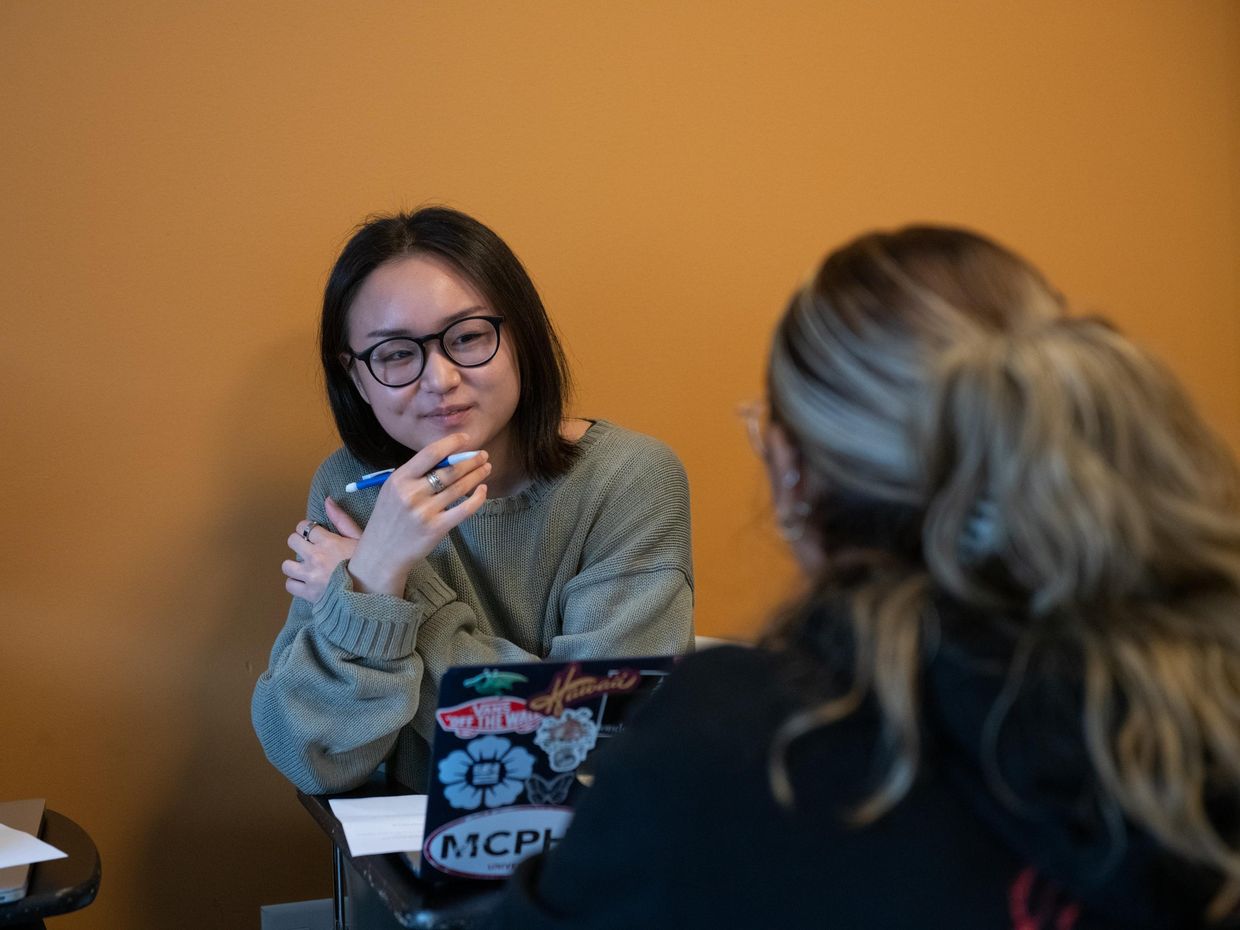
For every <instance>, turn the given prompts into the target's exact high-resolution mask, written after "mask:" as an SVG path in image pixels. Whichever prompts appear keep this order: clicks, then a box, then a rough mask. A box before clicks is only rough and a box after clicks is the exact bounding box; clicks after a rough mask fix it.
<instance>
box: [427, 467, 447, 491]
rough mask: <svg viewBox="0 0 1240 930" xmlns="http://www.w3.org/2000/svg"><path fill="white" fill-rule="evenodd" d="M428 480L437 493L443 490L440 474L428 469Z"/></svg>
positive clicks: (432, 489)
mask: <svg viewBox="0 0 1240 930" xmlns="http://www.w3.org/2000/svg"><path fill="white" fill-rule="evenodd" d="M426 481H427V483H428V484H429V485H430V486H431V491H433V492H434V493H435V494H438V493H439V492H440V491H442V490H443V482H442V481H440V480H439V476H438V475H437V474H435V473H434V472H433V471H428V472H427V473H426Z"/></svg>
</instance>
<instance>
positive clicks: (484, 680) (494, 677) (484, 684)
mask: <svg viewBox="0 0 1240 930" xmlns="http://www.w3.org/2000/svg"><path fill="white" fill-rule="evenodd" d="M528 681H529V679H528V678H526V677H525V676H524V675H522V674H520V673H519V672H509V671H502V670H500V669H496V668H486V669H483V670H482V671H481V672H479V673H478V674H477V675H475V676H474V677H473V678H470V679H467V680H466V681H462V682H461V687H463V688H473V689H474V690H475V691H477V692H478V693H479V694H488V695H489V694H503V693H504V692H506V691H511V690H512V689H513V688H515V687H516V686H517V685H519V684H525V683H526V682H528Z"/></svg>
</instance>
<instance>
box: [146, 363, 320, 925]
mask: <svg viewBox="0 0 1240 930" xmlns="http://www.w3.org/2000/svg"><path fill="white" fill-rule="evenodd" d="M305 348H306V347H305V344H304V342H303V341H301V340H298V341H297V342H296V343H294V342H293V341H292V340H290V341H289V342H288V343H287V344H283V345H280V346H275V347H272V348H271V349H270V350H268V351H266V352H265V353H264V362H263V364H262V365H261V366H256V367H255V368H254V370H253V371H252V372H251V374H250V376H249V377H248V378H247V379H245V382H244V383H242V384H240V386H239V389H238V390H237V392H236V394H235V396H234V398H233V399H232V401H231V402H230V403H228V404H227V405H226V406H225V409H224V414H225V417H224V422H223V423H222V424H219V425H218V427H217V430H216V435H219V436H221V437H225V440H226V441H225V442H224V443H223V444H222V447H221V453H220V463H219V464H220V481H219V485H218V488H219V489H228V490H227V493H224V492H223V490H219V491H217V492H216V493H217V494H218V495H219V498H220V500H219V509H218V511H217V513H218V516H217V518H216V519H214V520H213V521H211V523H210V525H209V526H205V525H204V526H201V527H199V528H198V531H199V532H203V533H207V534H209V535H210V536H211V537H213V538H211V539H209V540H203V545H205V546H207V547H210V549H213V550H214V551H216V552H219V553H222V556H221V557H220V558H219V559H218V560H217V561H216V562H215V563H214V564H215V565H217V566H218V569H217V570H218V572H219V574H218V576H217V577H202V575H201V574H193V573H192V572H186V574H185V577H184V578H182V579H181V581H180V583H179V584H178V585H176V596H175V599H174V602H173V603H171V604H166V605H164V608H165V616H167V617H168V619H169V622H176V621H178V620H179V619H181V618H182V617H184V616H185V615H186V614H187V613H189V612H190V611H191V610H193V609H195V606H196V609H198V610H200V611H211V612H212V613H213V614H215V616H211V617H206V618H205V619H204V620H203V621H202V628H207V629H210V631H211V633H210V635H209V636H206V637H204V638H203V642H202V644H201V653H200V655H198V656H197V657H196V660H195V661H194V663H193V664H192V666H191V668H192V672H191V673H190V677H189V678H188V680H187V681H185V682H184V686H183V688H182V689H181V693H182V695H184V699H185V700H186V702H187V704H186V708H187V709H186V710H185V711H184V713H183V719H182V721H181V730H182V732H183V733H184V740H183V743H184V751H183V754H182V756H183V759H184V763H183V767H182V768H181V770H180V771H175V772H169V773H167V776H166V778H164V779H162V780H160V781H159V784H160V786H161V789H163V790H164V792H165V793H164V795H163V797H161V798H152V799H148V805H149V808H150V810H152V811H153V812H157V814H156V817H155V819H154V820H153V821H152V826H151V829H150V834H149V835H148V836H146V837H145V838H144V839H143V841H142V843H141V849H140V850H138V851H136V852H135V855H136V856H138V857H139V861H140V863H141V868H142V870H143V871H142V876H143V878H142V886H143V888H145V889H146V892H145V895H144V897H145V900H144V902H143V903H142V904H141V907H142V908H144V909H145V913H144V914H143V919H142V924H141V925H142V926H144V927H152V928H154V927H168V926H177V927H179V928H182V930H197V928H201V930H208V928H210V930H215V928H218V927H221V926H223V927H253V926H257V924H258V919H259V917H258V910H259V907H260V906H261V905H263V904H274V903H279V902H283V901H291V900H304V899H308V898H321V897H327V896H329V895H330V894H331V881H330V861H331V860H330V847H329V846H328V844H327V841H326V839H325V838H324V837H323V835H322V833H321V832H320V831H319V830H318V828H317V827H315V826H314V824H313V823H312V822H311V820H310V818H309V815H307V814H306V813H305V811H304V809H303V808H302V807H301V805H300V804H299V803H298V801H297V798H296V794H295V789H294V788H293V787H292V785H291V784H289V783H288V782H287V781H286V780H285V779H284V778H283V776H281V775H280V774H279V773H278V772H276V770H275V769H274V768H272V767H271V765H270V764H269V763H268V762H267V760H266V758H265V756H264V755H263V752H262V748H261V747H260V746H259V744H258V740H257V738H256V737H255V735H254V732H253V729H252V728H251V725H250V696H251V693H252V691H253V687H254V682H255V680H256V679H257V677H258V675H259V674H260V673H261V672H262V671H263V669H265V668H266V665H267V658H268V654H269V652H270V649H271V644H272V642H273V641H274V640H275V636H276V633H277V632H278V631H279V629H280V626H281V624H282V623H283V621H284V616H285V614H286V612H287V610H288V595H287V594H286V593H285V592H284V589H283V585H282V580H283V578H282V575H281V574H280V562H281V561H282V560H283V559H284V558H285V557H286V555H287V553H288V549H287V548H286V546H285V538H286V536H287V534H288V533H289V532H290V531H291V529H292V527H293V524H294V523H295V522H296V521H297V520H298V519H300V518H301V516H302V515H303V514H304V512H305V501H306V498H305V495H306V489H307V488H308V487H309V480H310V477H311V471H312V469H313V467H314V464H317V461H318V458H319V457H320V456H321V455H322V454H323V452H324V446H325V445H327V444H328V443H329V442H330V433H328V431H327V430H326V429H325V428H324V424H325V423H326V420H325V419H324V414H322V413H321V412H320V411H321V409H322V407H323V404H324V401H323V399H322V392H321V390H319V391H317V393H316V392H311V393H310V395H309V396H305V397H297V396H295V391H294V387H297V388H299V389H300V390H302V391H305V385H307V384H310V383H311V382H312V378H311V377H310V376H306V377H289V375H290V373H297V374H300V372H302V371H305V369H306V366H307V365H308V364H312V363H313V356H309V357H308V358H307V354H306V352H305ZM255 398H263V402H262V403H256V402H255ZM298 409H304V410H305V411H306V416H305V417H304V418H300V422H289V421H290V420H291V419H294V418H290V417H288V416H287V411H289V410H298ZM229 438H231V440H232V441H231V443H229V442H228V441H227V440H228V439H229ZM283 463H288V464H287V465H284V464H283ZM302 463H308V464H305V465H303V464H302ZM152 555H153V556H154V558H156V559H158V558H159V557H160V555H161V554H160V553H153V554H152ZM187 605H195V606H187Z"/></svg>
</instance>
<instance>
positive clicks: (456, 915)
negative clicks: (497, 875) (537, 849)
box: [297, 782, 502, 930]
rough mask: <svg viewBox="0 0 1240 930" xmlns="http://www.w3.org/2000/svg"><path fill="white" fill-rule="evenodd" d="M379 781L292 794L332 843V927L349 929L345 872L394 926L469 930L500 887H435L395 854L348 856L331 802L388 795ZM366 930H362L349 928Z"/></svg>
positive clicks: (477, 884)
mask: <svg viewBox="0 0 1240 930" xmlns="http://www.w3.org/2000/svg"><path fill="white" fill-rule="evenodd" d="M391 793H392V791H391V790H390V789H389V788H387V786H386V785H384V784H383V783H382V782H372V783H371V784H368V785H366V786H364V787H362V788H359V789H357V790H355V791H348V792H345V793H343V794H335V795H318V794H305V793H303V792H301V791H299V792H297V798H298V800H300V801H301V803H302V805H303V806H304V807H305V808H306V810H308V811H309V812H310V816H312V817H313V818H314V820H315V822H316V823H317V824H318V825H319V826H320V827H321V828H322V829H323V831H324V832H325V833H326V834H327V836H328V838H329V839H330V840H331V842H332V873H333V874H332V878H333V882H332V884H333V888H334V890H335V896H334V897H335V907H336V928H337V930H348V918H347V914H346V913H345V905H344V885H345V876H346V873H352V876H353V878H354V880H355V881H356V880H362V881H364V882H366V883H367V885H368V886H369V889H368V890H369V891H371V892H373V894H374V895H375V896H377V897H378V898H379V899H380V900H381V901H382V902H383V904H384V905H385V906H386V907H387V909H388V910H389V911H391V913H392V917H393V920H394V923H395V926H398V927H418V928H421V930H469V928H472V927H475V926H477V924H478V922H479V921H480V919H481V917H482V916H483V915H484V914H485V913H486V912H487V911H488V910H489V909H490V908H491V907H492V906H493V905H494V903H495V898H496V896H497V895H498V894H499V891H500V887H501V884H502V883H500V882H473V883H462V884H460V885H434V884H431V883H429V882H424V881H422V880H421V879H419V878H418V877H417V876H416V875H414V874H413V872H412V870H411V869H410V868H409V866H407V865H406V864H405V862H404V861H403V860H402V859H401V857H400V856H399V855H397V854H395V853H392V854H388V855H380V856H351V855H349V851H348V849H349V844H348V843H347V842H346V841H345V837H344V830H343V828H342V827H341V826H340V821H339V820H337V819H336V815H335V814H333V813H332V809H331V806H330V805H329V804H328V801H330V800H331V798H365V797H374V796H375V795H382V794H391ZM354 930H366V928H354Z"/></svg>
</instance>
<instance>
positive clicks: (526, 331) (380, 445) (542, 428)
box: [319, 207, 576, 478]
mask: <svg viewBox="0 0 1240 930" xmlns="http://www.w3.org/2000/svg"><path fill="white" fill-rule="evenodd" d="M413 255H433V256H436V257H438V258H440V259H443V260H444V261H446V262H448V263H449V265H450V266H451V267H452V268H454V269H455V270H456V272H457V273H458V274H460V275H461V277H463V278H464V279H465V280H466V281H468V282H469V283H470V284H471V285H473V286H474V287H475V288H476V289H477V290H478V291H479V293H481V294H482V296H483V297H484V298H485V299H486V302H487V303H488V304H489V305H490V308H491V309H492V310H493V311H494V312H495V313H496V314H498V315H499V316H502V317H503V318H504V328H503V337H504V338H507V339H511V340H512V345H513V349H514V352H515V355H516V359H517V371H518V372H519V374H520V378H521V393H520V396H519V398H518V400H517V409H516V412H515V413H514V414H513V418H512V427H513V429H512V435H513V437H514V443H515V448H516V452H517V456H518V460H519V461H520V462H521V463H522V466H523V467H524V469H525V473H526V474H527V475H528V476H530V477H531V478H550V477H553V476H555V475H558V474H561V473H563V472H564V471H565V470H566V469H567V468H568V466H569V465H570V464H571V463H572V460H573V456H574V454H575V449H576V447H575V446H574V445H573V443H571V442H569V441H567V440H566V439H564V438H563V437H562V436H561V435H560V424H561V422H562V420H563V419H564V412H565V407H566V405H567V402H568V396H569V391H570V386H571V381H570V376H569V370H568V362H567V360H566V358H565V356H564V350H563V349H562V348H561V346H560V340H559V338H558V337H557V336H556V333H555V329H554V327H552V325H551V320H550V319H549V318H548V317H547V311H546V310H545V309H544V308H543V304H542V300H541V298H539V296H538V291H537V290H536V289H535V287H534V282H533V281H531V280H530V276H529V275H528V274H527V273H526V271H525V268H524V267H523V266H522V265H521V262H520V260H519V259H518V258H517V256H516V255H514V254H513V252H512V249H510V248H508V246H507V244H506V243H505V242H504V240H503V239H501V238H500V237H499V236H497V235H496V234H495V233H494V232H493V231H492V230H491V229H489V228H488V227H487V226H485V225H483V224H482V223H480V222H478V221H477V220H476V219H474V218H473V217H470V216H466V215H465V214H464V213H461V212H459V211H457V210H450V209H448V208H446V207H425V208H423V209H421V210H417V211H415V212H413V213H403V212H402V213H396V214H391V215H381V216H374V217H371V218H370V219H368V220H367V221H366V222H365V223H363V224H362V225H361V226H360V227H358V229H357V231H356V232H355V233H354V234H353V237H352V238H351V239H350V240H349V242H348V244H347V245H345V247H344V249H343V251H341V253H340V257H339V258H338V259H336V264H335V265H334V266H333V268H332V271H331V275H330V277H329V278H328V280H327V287H326V288H325V290H324V292H323V317H322V320H321V325H320V328H319V349H320V355H321V357H322V362H323V375H324V378H325V379H326V385H327V400H328V403H329V404H330V405H331V409H332V415H333V416H334V417H335V420H336V428H337V429H338V430H339V432H340V438H341V440H343V442H344V444H345V446H346V447H347V448H348V450H349V451H350V452H352V453H353V454H354V455H356V456H357V457H358V458H359V459H361V460H362V461H363V462H366V463H367V464H369V465H373V466H375V467H376V468H395V467H397V466H399V465H401V464H403V463H404V462H406V461H408V460H409V458H410V457H411V456H412V455H413V453H414V451H416V450H412V449H408V448H406V447H405V446H404V445H402V444H401V443H399V442H397V441H396V440H395V439H393V438H392V437H391V436H389V435H388V434H387V433H386V432H385V431H384V429H383V427H382V426H380V425H379V421H378V419H376V417H375V415H374V411H372V410H371V408H370V405H369V404H367V403H366V402H365V401H364V400H363V399H362V396H361V394H360V393H359V392H358V390H357V387H356V386H355V385H354V383H353V379H352V378H351V377H350V375H349V369H348V367H347V366H346V365H344V364H342V363H341V357H342V356H347V355H348V353H349V351H350V346H349V343H348V318H349V308H350V306H352V304H353V300H354V298H355V297H356V296H357V293H358V291H359V290H360V289H361V287H362V284H363V282H365V280H366V278H367V277H369V276H370V273H371V272H372V271H374V270H375V269H376V268H378V267H379V266H380V265H382V264H384V263H386V262H389V261H393V260H395V259H400V258H406V257H409V256H413ZM353 364H355V363H353Z"/></svg>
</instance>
